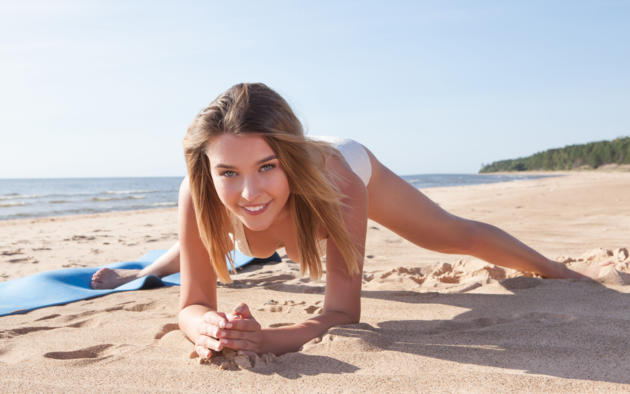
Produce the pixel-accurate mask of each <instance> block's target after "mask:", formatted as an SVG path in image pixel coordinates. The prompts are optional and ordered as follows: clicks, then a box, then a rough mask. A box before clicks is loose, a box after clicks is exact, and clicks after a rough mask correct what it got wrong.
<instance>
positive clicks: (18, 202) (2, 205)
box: [0, 201, 28, 208]
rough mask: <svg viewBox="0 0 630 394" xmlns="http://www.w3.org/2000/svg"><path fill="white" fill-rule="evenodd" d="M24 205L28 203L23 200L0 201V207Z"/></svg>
mask: <svg viewBox="0 0 630 394" xmlns="http://www.w3.org/2000/svg"><path fill="white" fill-rule="evenodd" d="M24 205H28V204H27V203H25V202H24V201H15V202H4V203H0V208H9V207H22V206H24Z"/></svg>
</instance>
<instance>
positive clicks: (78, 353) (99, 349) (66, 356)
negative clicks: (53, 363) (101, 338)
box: [44, 343, 114, 360]
mask: <svg viewBox="0 0 630 394" xmlns="http://www.w3.org/2000/svg"><path fill="white" fill-rule="evenodd" d="M112 346H114V345H112V344H109V343H108V344H104V345H96V346H91V347H87V348H85V349H79V350H72V351H69V352H48V353H46V354H44V357H46V358H52V359H55V360H76V359H82V358H88V359H98V358H101V359H104V358H106V357H103V352H105V351H106V350H107V349H109V348H111V347H112Z"/></svg>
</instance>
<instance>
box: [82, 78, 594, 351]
mask: <svg viewBox="0 0 630 394" xmlns="http://www.w3.org/2000/svg"><path fill="white" fill-rule="evenodd" d="M183 145H184V151H185V156H186V164H187V169H188V176H187V177H186V179H184V181H183V182H182V184H181V188H180V193H179V243H177V244H175V245H174V246H173V247H172V248H171V249H170V250H169V252H168V253H167V254H165V255H164V256H163V257H162V258H160V259H159V260H158V261H156V262H155V263H154V264H152V265H151V266H149V267H147V268H146V269H145V270H143V271H141V272H131V271H130V272H124V271H113V270H104V271H99V272H98V273H96V274H95V276H94V283H95V287H98V286H99V285H107V286H112V285H117V284H120V283H122V282H124V281H128V280H130V279H133V278H135V277H137V276H139V275H144V274H149V273H153V274H157V275H166V274H169V273H172V272H177V270H181V293H180V294H181V297H180V313H179V325H180V328H181V329H182V330H183V331H184V333H185V334H186V335H187V336H188V338H189V339H190V340H191V341H193V342H194V343H195V349H196V351H197V353H198V354H199V355H200V356H201V357H209V355H210V354H211V350H216V351H219V350H221V349H223V348H231V349H234V350H237V351H244V352H256V353H265V352H273V353H276V354H281V353H285V352H291V351H296V350H298V349H300V347H301V346H302V345H303V344H304V343H305V342H307V341H309V340H310V339H312V338H314V337H317V336H319V335H321V334H323V333H324V332H325V331H326V330H328V329H329V328H330V327H332V326H334V325H338V324H348V323H356V322H358V321H359V318H360V314H361V311H360V294H361V272H362V268H363V255H364V249H365V235H366V229H367V220H368V218H370V219H372V220H374V221H376V222H378V223H380V224H382V225H384V226H385V227H387V228H389V229H391V230H392V231H394V232H396V233H397V234H399V235H400V236H402V237H404V238H405V239H407V240H409V241H411V242H413V243H415V244H416V245H419V246H422V247H424V248H427V249H432V250H435V251H439V252H443V253H456V254H467V255H472V256H475V257H478V258H481V259H484V260H486V261H489V262H491V263H493V264H497V265H501V266H504V267H509V268H513V269H516V270H520V271H527V272H533V273H537V274H540V275H542V276H544V277H547V278H584V277H583V276H582V275H581V274H578V273H576V272H574V271H571V270H569V269H567V268H566V267H565V266H564V265H563V264H560V263H556V262H554V261H551V260H549V259H547V258H545V257H544V256H542V255H541V254H539V253H537V252H536V251H534V250H533V249H531V248H529V247H528V246H526V245H524V244H523V243H521V242H520V241H518V240H517V239H515V238H514V237H512V236H510V235H509V234H507V233H505V232H504V231H502V230H500V229H498V228H496V227H493V226H491V225H488V224H485V223H480V222H476V221H472V220H466V219H462V218H459V217H456V216H454V215H451V214H449V213H448V212H446V211H444V210H443V209H441V208H440V207H439V206H438V205H437V204H435V203H433V202H432V201H431V200H429V199H428V198H427V197H426V196H424V195H423V194H422V193H421V192H420V191H419V190H417V189H415V188H414V187H413V186H411V185H410V184H408V183H407V182H406V181H404V180H403V179H401V178H400V177H398V176H397V175H396V174H394V173H393V172H391V171H390V170H389V169H388V168H387V167H385V166H384V165H383V164H381V163H380V162H379V161H378V160H377V159H376V158H375V157H374V155H373V154H372V153H371V152H370V151H369V150H367V149H366V148H365V147H363V146H362V145H360V144H359V143H357V142H355V141H352V140H342V139H334V138H312V137H310V138H309V137H305V136H304V134H303V131H302V126H301V124H300V122H299V120H298V119H297V118H296V116H295V115H294V114H293V111H292V110H291V108H290V107H289V105H288V104H287V103H286V102H285V100H284V99H283V98H282V97H280V96H279V95H278V94H277V93H276V92H274V91H273V90H271V89H270V88H268V87H267V86H265V85H263V84H238V85H235V86H233V87H232V88H230V89H228V90H227V91H226V92H225V93H223V94H222V95H220V96H219V97H218V98H217V99H215V100H214V101H213V102H212V103H211V104H210V105H209V106H208V107H207V108H205V109H204V110H202V111H201V112H200V113H199V114H198V115H197V117H196V118H195V119H194V121H193V123H192V124H191V126H190V127H189V128H188V132H187V134H186V137H185V138H184V143H183ZM234 247H236V248H238V249H239V250H240V251H241V252H243V253H244V254H247V255H250V256H254V257H267V256H269V255H271V254H272V253H273V252H274V251H275V250H276V249H278V248H281V247H284V248H285V250H286V253H287V255H288V256H289V257H290V258H291V259H292V260H294V261H297V262H299V263H300V266H301V269H302V272H304V273H306V272H308V273H309V275H310V276H311V277H313V278H317V277H320V276H321V274H322V259H321V258H322V256H323V255H324V254H325V255H326V260H325V261H326V262H325V264H326V293H325V298H324V308H323V312H322V313H321V314H320V315H319V316H316V317H314V318H312V319H309V320H307V321H305V322H303V323H300V324H295V325H292V326H284V327H278V328H264V329H263V328H261V326H260V324H259V323H258V322H257V321H256V319H255V318H254V317H253V316H252V314H251V312H250V310H249V308H248V306H247V305H245V304H241V305H239V306H238V307H236V308H235V309H234V310H233V311H230V312H229V313H224V312H221V311H218V310H217V290H216V282H217V279H220V280H221V281H224V282H230V276H229V273H228V270H227V267H226V264H225V258H224V256H226V254H227V253H228V252H229V251H230V250H231V249H233V248H234Z"/></svg>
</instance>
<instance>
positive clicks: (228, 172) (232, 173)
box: [221, 170, 236, 178]
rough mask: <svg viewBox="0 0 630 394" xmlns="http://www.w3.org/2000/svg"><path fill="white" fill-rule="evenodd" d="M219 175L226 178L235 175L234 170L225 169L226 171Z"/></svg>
mask: <svg viewBox="0 0 630 394" xmlns="http://www.w3.org/2000/svg"><path fill="white" fill-rule="evenodd" d="M221 176H224V177H226V178H232V177H234V176H236V172H234V171H232V170H226V171H223V172H222V173H221Z"/></svg>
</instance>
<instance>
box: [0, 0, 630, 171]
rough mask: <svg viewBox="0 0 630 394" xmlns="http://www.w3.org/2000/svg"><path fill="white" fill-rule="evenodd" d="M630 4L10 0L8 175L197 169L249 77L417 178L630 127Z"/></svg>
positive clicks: (314, 128)
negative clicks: (190, 129) (199, 151)
mask: <svg viewBox="0 0 630 394" xmlns="http://www.w3.org/2000/svg"><path fill="white" fill-rule="evenodd" d="M628 21H630V1H623V0H619V1H608V0H592V1H547V0H544V1H530V0H528V1H520V2H516V1H502V0H497V1H467V0H466V1H409V2H402V1H399V2H396V1H393V2H389V1H382V0H381V1H378V2H368V1H311V2H307V1H261V0H258V1H242V2H229V1H216V2H211V1H198V2H194V1H169V2H163V1H126V0H125V1H88V0H77V1H48V0H44V1H28V0H19V1H6V0H5V1H2V2H1V3H0V133H1V139H0V178H16V177H77V176H86V177H90V176H178V175H184V173H185V166H184V161H183V155H182V152H181V139H182V138H183V136H184V133H185V130H186V128H187V126H188V124H189V123H190V121H191V120H192V118H193V116H194V115H195V114H196V113H197V112H198V111H199V110H200V109H201V108H202V107H204V106H205V105H206V104H208V103H209V102H210V101H211V100H212V99H214V97H216V96H217V95H218V94H219V93H220V92H222V91H223V90H225V89H226V88H228V87H229V86H231V85H233V84H234V83H237V82H241V81H249V82H252V81H261V82H264V83H266V84H268V85H269V86H271V87H272V88H274V89H276V90H277V91H278V92H280V94H282V95H283V96H284V97H285V98H286V99H287V100H288V101H289V103H290V104H291V105H292V106H293V108H294V109H295V111H296V113H297V114H298V116H299V117H300V119H301V120H302V121H303V123H304V125H305V127H306V130H307V131H308V132H309V133H311V134H321V135H339V136H345V137H350V138H354V139H357V140H359V141H360V142H362V143H363V144H365V145H366V146H368V147H369V148H371V149H372V151H373V152H374V153H375V154H376V155H377V156H378V157H379V158H380V159H381V161H383V162H384V163H386V164H388V165H389V166H390V167H391V168H392V169H393V170H394V171H395V172H397V173H399V174H412V173H454V172H464V173H474V172H477V171H478V170H479V168H480V166H481V164H482V163H489V162H492V161H494V160H500V159H506V158H515V157H518V156H526V155H529V154H532V153H535V152H538V151H541V150H545V149H548V148H553V147H561V146H564V145H568V144H575V143H585V142H590V141H595V140H602V139H613V138H615V137H618V136H622V135H630V23H629V22H628Z"/></svg>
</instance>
